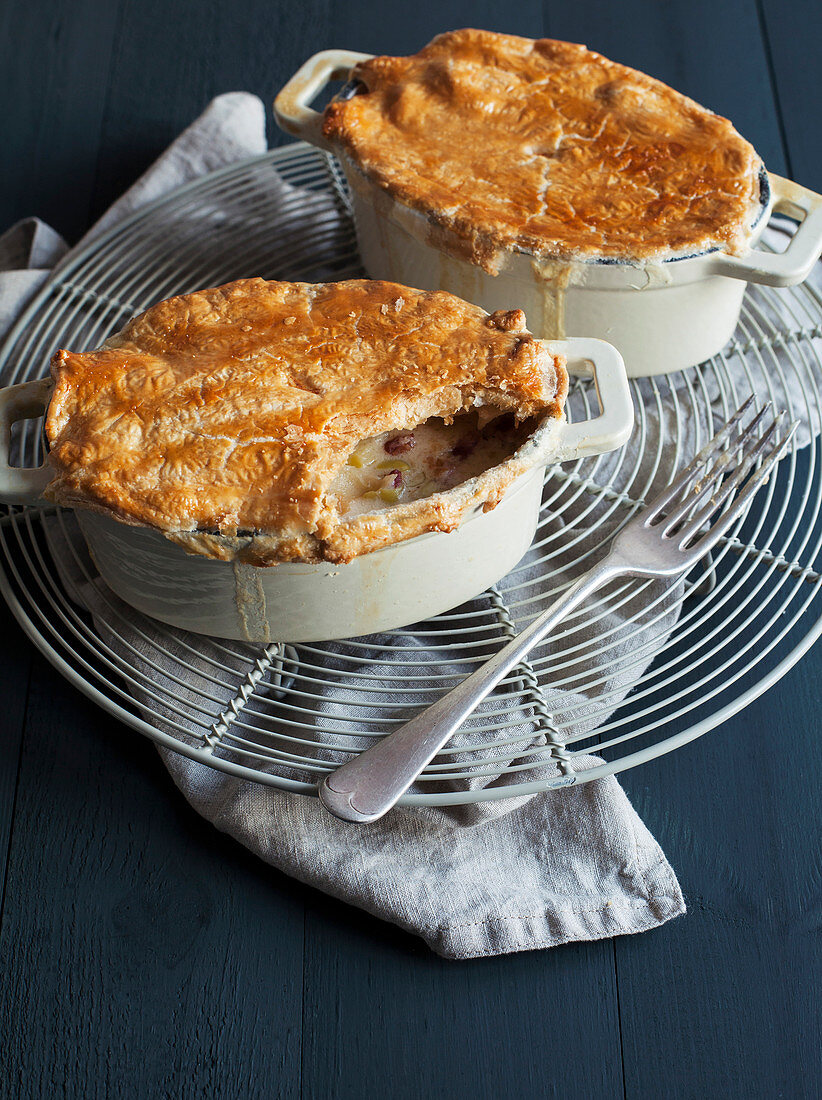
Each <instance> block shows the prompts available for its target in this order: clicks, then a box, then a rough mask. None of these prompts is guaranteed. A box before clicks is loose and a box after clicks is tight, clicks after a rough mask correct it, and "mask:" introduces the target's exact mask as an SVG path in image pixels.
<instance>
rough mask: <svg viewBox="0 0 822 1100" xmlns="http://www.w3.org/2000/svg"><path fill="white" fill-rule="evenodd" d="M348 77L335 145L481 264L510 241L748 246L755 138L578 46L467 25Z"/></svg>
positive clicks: (603, 246)
mask: <svg viewBox="0 0 822 1100" xmlns="http://www.w3.org/2000/svg"><path fill="white" fill-rule="evenodd" d="M352 77H353V78H354V79H356V80H358V81H360V82H361V84H362V85H364V87H365V89H367V90H366V91H364V92H363V94H358V95H354V96H353V97H352V98H350V99H347V100H342V101H335V102H332V103H331V104H329V106H328V107H327V108H326V111H325V117H324V122H323V133H324V134H325V136H326V138H327V139H329V140H330V141H331V142H332V144H336V145H337V146H338V147H340V148H341V149H342V150H343V151H344V153H345V154H346V155H347V157H348V158H349V160H350V161H351V162H352V163H353V164H354V165H355V166H356V167H357V168H358V169H360V170H361V171H362V172H363V173H364V175H365V176H366V177H367V178H368V179H370V180H372V181H373V182H374V183H376V184H377V185H378V186H379V187H381V188H382V189H383V190H384V191H385V192H387V193H388V194H389V195H391V196H392V197H394V198H396V199H398V200H399V201H400V202H402V203H403V204H405V205H407V206H410V207H412V208H413V209H416V210H417V211H419V212H421V213H423V214H425V215H427V217H428V218H429V220H430V222H431V223H432V225H433V226H434V227H440V229H441V230H443V229H444V230H446V231H448V232H449V233H450V234H452V235H453V236H454V237H455V238H456V242H457V243H456V244H454V245H452V247H451V249H450V250H451V251H452V252H455V253H456V254H458V255H459V254H461V255H463V256H464V257H465V258H469V259H471V260H472V261H473V262H474V263H477V264H479V265H480V266H481V267H483V268H484V269H485V270H486V271H489V272H491V273H496V272H497V271H498V270H499V268H500V265H501V261H502V258H503V256H504V254H505V252H506V251H510V250H519V251H525V252H527V253H530V254H533V255H535V256H537V257H541V258H542V257H545V258H549V257H563V258H578V259H592V258H594V259H596V258H611V259H614V260H621V261H626V262H636V261H640V262H641V261H644V260H659V259H669V258H673V257H675V256H680V255H687V254H692V253H694V252H701V251H704V250H708V249H717V248H719V249H723V250H725V251H727V252H730V253H733V254H739V253H741V252H742V251H744V250H745V248H746V247H747V245H748V243H749V240H750V236H751V228H752V225H753V224H754V222H755V221H756V220H757V217H758V215H759V213H760V210H761V202H760V173H761V172H762V171H763V168H762V163H761V161H760V158H759V157H758V156H757V154H756V152H755V150H754V149H753V147H752V146H751V145H749V144H748V142H747V141H745V140H744V139H743V138H742V137H741V136H740V135H739V134H738V133H737V132H736V130H735V129H734V128H733V126H732V125H731V123H730V122H728V120H727V119H724V118H721V117H720V116H718V115H715V114H713V113H712V112H711V111H708V110H706V109H705V108H704V107H701V106H700V105H699V104H698V103H695V102H694V101H693V100H691V99H688V98H687V97H686V96H684V95H681V94H680V93H679V92H676V91H674V90H673V89H671V88H669V87H668V86H667V85H665V84H663V83H661V82H660V81H659V80H655V79H653V78H652V77H650V76H646V75H645V74H644V73H641V72H637V71H636V70H634V69H630V68H628V67H627V66H625V65H619V64H617V63H615V62H613V61H609V60H608V59H607V58H605V57H602V56H601V55H600V54H597V53H594V52H593V51H592V50H589V49H587V48H586V47H585V46H580V45H574V44H572V43H569V42H557V41H554V40H552V39H547V38H544V39H539V40H537V41H534V40H532V39H529V38H518V37H514V36H512V35H504V34H495V33H492V32H490V31H479V30H459V31H452V32H450V33H448V34H442V35H439V36H438V37H437V38H435V39H434V40H433V42H431V43H430V44H429V45H428V46H426V47H425V48H424V49H423V50H421V51H420V52H419V53H418V54H415V55H414V56H412V57H375V58H373V59H371V60H368V61H364V62H360V63H359V64H358V65H357V66H356V67H355V68H354V70H353V73H352ZM438 243H439V245H440V247H446V248H448V244H447V242H444V241H442V240H440V241H439V242H438Z"/></svg>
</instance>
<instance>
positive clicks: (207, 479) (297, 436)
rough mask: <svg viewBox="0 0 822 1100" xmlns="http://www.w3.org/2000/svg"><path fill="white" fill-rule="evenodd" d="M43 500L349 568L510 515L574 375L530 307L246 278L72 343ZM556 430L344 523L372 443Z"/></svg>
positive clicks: (212, 550)
mask: <svg viewBox="0 0 822 1100" xmlns="http://www.w3.org/2000/svg"><path fill="white" fill-rule="evenodd" d="M52 377H53V380H54V389H53V392H52V396H51V400H50V403H49V408H48V413H47V417H46V434H47V438H48V441H49V445H50V454H49V461H50V464H51V466H52V468H53V470H54V477H53V479H52V481H51V483H50V485H49V487H48V489H47V491H46V495H47V496H48V497H49V498H50V499H52V500H54V501H56V502H57V503H59V504H65V505H68V506H71V507H74V506H78V507H82V508H90V509H93V510H95V511H100V512H104V513H107V514H109V515H112V516H114V517H116V518H117V519H119V520H121V521H123V522H125V523H130V524H136V525H140V526H148V527H153V528H156V529H158V530H160V531H161V532H163V533H164V534H165V535H166V536H167V537H169V538H170V539H172V540H173V541H175V542H177V543H179V544H180V545H182V546H183V547H184V548H185V549H186V550H187V551H189V552H191V553H197V554H204V555H206V556H208V557H213V558H220V559H223V560H232V559H238V560H242V561H246V562H250V563H251V564H254V565H271V564H274V563H276V562H278V561H321V560H327V561H334V562H345V561H350V560H351V559H352V558H354V557H356V556H358V555H359V554H363V553H368V552H370V551H371V550H375V549H378V548H379V547H381V546H385V545H389V544H391V543H394V542H399V541H402V540H403V539H407V538H411V537H413V536H415V535H418V534H421V533H422V532H424V531H431V530H441V531H448V530H453V529H454V528H455V527H456V526H457V525H458V524H459V522H460V520H461V518H462V517H463V515H465V513H466V511H468V510H470V509H472V508H474V507H476V506H477V505H483V506H484V507H485V508H490V507H494V505H495V504H496V503H498V501H499V499H500V498H501V496H502V494H503V493H504V492H505V489H506V488H507V487H508V485H509V484H510V483H511V482H512V481H513V480H514V479H515V478H516V477H518V476H519V475H520V474H522V473H523V472H525V471H526V470H527V469H529V468H531V467H533V466H534V465H536V464H538V463H539V462H544V461H545V460H546V457H547V455H548V453H549V451H550V447H551V436H552V434H553V431H554V429H555V427H556V425H557V424H558V423H559V421H560V419H561V416H562V407H563V403H564V400H565V395H566V393H567V386H568V376H567V373H566V371H565V366H564V359H563V357H562V356H555V355H553V354H552V353H551V352H550V351H549V350H548V348H547V347H546V345H545V344H544V343H542V342H540V341H538V340H536V339H535V338H534V337H533V336H531V334H530V333H528V332H527V330H526V328H525V317H524V315H523V314H522V312H521V311H520V310H511V311H507V312H506V311H501V312H499V313H495V314H492V315H490V316H489V315H488V314H486V313H485V311H484V310H482V309H480V308H479V307H477V306H473V305H469V304H468V303H466V302H463V301H462V300H461V299H459V298H456V297H455V296H453V295H451V294H447V293H444V292H442V291H440V292H437V293H425V292H422V291H418V290H411V289H409V288H407V287H404V286H400V285H398V284H396V283H388V282H377V281H367V280H351V281H348V282H340V283H325V284H309V283H286V282H273V281H271V282H269V281H266V280H264V279H243V280H239V281H237V282H234V283H229V284H228V285H226V286H222V287H217V288H215V289H210V290H203V291H199V292H197V293H194V294H186V295H182V296H180V297H176V298H170V299H168V300H167V301H164V302H160V303H159V304H157V305H155V306H153V307H152V308H150V309H149V310H147V311H146V312H145V313H143V314H141V315H140V316H138V317H136V318H134V319H133V320H132V321H130V322H129V323H128V324H127V325H126V327H125V328H124V329H123V330H122V331H121V332H119V333H118V334H117V335H115V336H113V337H111V338H110V339H109V340H108V341H107V342H106V343H105V344H104V345H103V347H101V348H100V349H98V350H95V351H88V352H82V353H77V352H70V351H65V350H62V351H58V352H57V353H56V354H55V356H54V357H53V359H52ZM470 409H480V410H487V411H486V412H485V413H484V415H486V416H487V417H489V418H490V417H493V416H496V415H499V414H502V413H505V412H513V413H514V415H515V417H516V418H517V420H522V419H525V418H528V417H536V418H538V419H539V420H540V421H541V422H542V423H541V426H540V427H539V428H538V429H537V431H535V432H534V433H533V434H532V435H531V437H529V439H528V440H527V442H526V443H525V444H524V445H523V446H522V447H520V448H519V449H518V450H517V451H516V452H515V453H514V454H513V455H512V457H511V458H510V459H509V460H507V461H506V462H503V463H501V464H499V465H498V466H496V467H494V468H493V469H491V470H486V471H485V472H484V473H481V474H480V475H479V476H477V477H474V478H472V479H471V480H469V481H467V482H465V483H464V484H462V485H458V486H456V488H454V489H452V490H450V491H449V492H440V493H435V494H434V495H433V496H429V497H427V498H425V499H420V500H416V501H409V502H406V503H401V504H398V505H397V506H396V507H394V508H390V509H388V510H383V511H381V512H379V513H378V514H361V515H357V516H355V517H353V518H352V519H350V520H348V521H346V519H345V517H344V516H343V515H341V514H340V512H339V508H338V501H337V500H336V498H335V496H334V494H333V493H330V492H329V487H330V485H331V483H332V481H333V479H334V477H335V475H336V474H337V472H338V471H339V470H340V468H341V467H342V466H343V464H344V463H345V462H346V460H347V458H348V456H349V454H350V453H351V452H352V450H353V449H354V448H355V447H356V445H357V443H359V442H360V441H361V440H363V439H365V438H370V437H373V436H376V435H379V434H380V433H382V432H385V431H389V430H394V429H397V430H400V431H402V430H406V429H413V428H414V427H416V426H417V425H419V424H420V423H422V422H424V421H425V420H427V419H428V418H430V417H440V418H443V419H444V420H445V421H446V422H448V421H450V420H451V419H452V418H453V417H454V416H455V415H457V414H459V413H460V412H462V411H463V410H470Z"/></svg>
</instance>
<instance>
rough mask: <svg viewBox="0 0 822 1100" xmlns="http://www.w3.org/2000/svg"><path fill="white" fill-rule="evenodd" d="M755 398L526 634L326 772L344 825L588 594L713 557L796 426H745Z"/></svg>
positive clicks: (368, 808)
mask: <svg viewBox="0 0 822 1100" xmlns="http://www.w3.org/2000/svg"><path fill="white" fill-rule="evenodd" d="M753 401H754V398H753V397H750V398H749V399H748V400H747V401H746V402H745V404H744V405H742V407H741V408H740V409H739V410H738V411H737V412H736V414H735V415H734V416H733V417H732V418H731V419H730V420H729V421H728V423H727V424H725V426H724V427H723V428H721V429H720V430H719V432H718V433H717V434H716V435H715V436H714V438H713V439H712V440H711V441H710V442H709V443H708V444H707V445H706V446H705V447H704V448H703V449H702V450H701V451H700V452H699V454H698V455H697V456H696V458H695V459H694V460H693V462H692V463H691V464H690V465H689V466H686V467H685V469H684V470H683V471H682V472H681V473H680V475H679V476H678V477H677V478H676V480H675V481H674V482H673V483H672V484H671V485H669V486H668V488H667V489H665V490H664V491H663V492H662V493H661V494H660V495H659V496H658V497H657V498H656V499H655V500H654V501H653V502H652V503H651V504H649V505H648V506H647V507H646V508H644V509H643V510H642V511H641V512H639V513H638V514H637V515H636V516H634V517H633V518H632V519H631V520H630V521H629V522H628V523H627V524H626V525H625V526H624V527H623V528H622V530H621V531H620V532H619V533H618V534H617V536H616V537H615V538H614V540H613V542H612V544H611V547H610V550H609V552H608V554H607V556H606V557H605V558H603V560H602V561H600V562H599V563H598V564H597V565H595V566H594V567H593V568H592V569H590V570H588V572H586V573H584V574H583V575H582V576H581V577H579V578H578V579H577V580H576V581H575V582H574V583H573V584H572V585H571V586H570V588H568V590H567V591H566V592H565V593H564V594H563V595H562V596H561V597H560V598H559V599H558V600H556V601H555V602H554V603H553V604H552V605H551V607H549V608H548V609H547V610H546V611H544V612H543V613H542V614H541V615H540V616H539V617H538V618H536V619H535V620H534V621H533V622H532V623H531V624H530V625H529V626H528V627H526V629H525V630H523V631H522V633H521V634H519V635H517V637H516V638H514V639H512V640H511V641H510V642H509V643H508V644H507V645H506V646H504V647H503V648H502V649H501V650H500V651H499V652H498V653H496V654H495V655H494V656H493V657H492V658H491V659H490V660H489V661H486V662H485V664H483V665H481V666H480V668H478V669H477V670H476V671H475V672H473V673H472V674H471V675H470V676H468V677H467V678H466V679H465V680H463V681H462V683H461V684H459V685H458V686H457V687H456V688H454V689H453V691H450V692H449V693H448V694H447V695H444V696H443V697H442V698H441V699H439V700H438V701H437V702H436V703H434V704H433V706H430V707H428V709H427V710H424V711H423V712H422V713H421V714H418V715H417V716H416V717H415V718H412V719H411V720H410V721H409V722H406V723H405V725H403V726H401V727H400V728H399V729H398V730H396V731H395V732H394V733H392V734H391V735H390V736H388V737H385V738H383V739H382V741H379V742H377V744H375V745H373V746H372V747H371V748H369V749H368V750H366V751H365V752H363V753H361V755H360V756H357V757H355V758H354V759H353V760H350V761H349V762H348V763H347V764H344V765H343V766H342V767H340V768H338V769H337V771H335V772H333V773H332V774H331V775H329V776H326V778H325V780H324V781H323V783H322V786H321V787H320V791H319V794H320V799H321V800H322V802H323V805H324V806H325V807H326V808H327V809H328V810H330V811H331V813H332V814H335V815H336V816H337V817H339V818H342V819H343V820H345V821H355V822H368V821H376V820H377V818H380V817H382V816H383V814H385V813H387V812H388V810H390V809H391V807H392V806H393V805H395V803H396V802H397V801H398V800H399V799H400V798H401V797H402V795H403V794H404V793H405V792H406V791H407V790H408V788H409V787H410V786H411V784H412V783H413V782H414V780H415V779H416V778H417V776H418V775H419V774H420V772H421V771H422V770H423V768H424V767H425V766H426V764H428V763H429V761H430V760H431V759H432V758H433V757H434V756H435V755H436V753H437V752H438V751H439V749H441V748H442V746H443V745H444V744H446V742H447V741H448V740H450V738H451V737H452V736H453V735H454V733H456V731H457V730H458V729H459V727H460V726H461V725H462V723H463V722H464V721H465V719H466V718H467V717H468V716H469V715H470V714H471V713H472V711H473V710H474V709H475V708H476V707H477V706H478V705H479V703H480V702H481V701H482V700H483V699H484V698H485V697H486V695H488V694H489V692H491V691H492V690H493V689H494V687H496V685H497V684H498V683H499V682H500V680H502V678H503V677H504V676H505V675H506V674H507V673H508V672H510V671H511V669H512V668H515V667H516V665H518V664H519V663H520V661H522V660H523V658H524V657H525V656H526V655H527V654H528V653H529V651H530V650H531V649H533V647H534V646H535V645H537V644H538V643H539V642H541V641H542V640H543V638H545V636H546V635H547V634H548V633H549V631H550V630H552V629H553V627H555V626H556V625H557V623H559V622H560V621H561V620H562V619H563V618H564V617H565V616H566V615H567V614H568V613H569V612H570V611H572V610H573V608H575V607H577V606H578V604H580V603H581V602H582V601H583V600H584V599H585V598H586V597H587V596H589V595H591V593H593V592H595V591H596V590H597V589H598V588H600V587H602V585H604V584H606V583H607V582H608V581H610V580H613V578H614V577H617V576H626V575H627V576H640V577H674V576H677V575H678V574H680V573H684V572H685V571H686V570H688V569H690V568H691V567H692V566H694V565H695V564H696V563H697V562H698V561H699V560H700V558H702V557H703V556H704V555H705V554H707V553H708V551H709V550H710V549H711V548H712V547H713V546H715V545H716V544H717V542H718V541H719V540H720V539H721V538H722V537H723V535H726V534H727V532H728V531H729V530H730V529H731V527H732V525H733V524H734V523H735V522H736V521H737V520H738V519H739V518H740V516H742V515H743V514H744V512H745V510H746V508H747V507H748V504H749V503H750V500H751V497H752V496H753V494H754V493H755V492H756V491H757V489H758V488H759V486H760V485H761V484H762V483H763V481H764V480H765V479H766V478H767V476H768V474H769V473H770V471H771V470H772V469H773V468H774V466H775V465H776V463H777V462H778V461H779V459H780V458H781V457H782V455H783V454H784V452H785V449H786V447H787V446H788V442H789V441H790V438H791V436H792V435H793V433H794V431H795V430H796V426H797V422H794V423H793V424H791V425H790V426H789V428H788V429H787V431H786V432H785V433H784V435H783V437H782V439H781V441H779V439H778V437H779V434H780V432H779V429H780V425H781V424H782V421H783V420H784V415H785V414H784V413H779V414H778V415H777V416H776V417H775V418H774V419H772V420H771V422H770V423H769V424H766V423H765V414H766V412H767V411H768V409H769V407H770V405H765V406H764V408H763V409H761V410H760V411H759V412H758V413H757V414H756V415H755V416H754V419H753V420H752V421H751V423H750V424H749V425H748V427H747V428H745V429H744V430H743V429H742V420H743V418H744V417H745V414H746V413H747V412H748V410H749V409H750V408H751V405H752V404H753ZM757 463H759V465H758V466H757ZM746 479H747V483H746V484H745V485H744V488H742V491H741V492H739V493H738V495H737V496H736V497H735V499H734V500H733V501H731V503H729V504H728V507H727V508H726V509H725V511H724V512H722V514H721V515H720V516H719V517H718V518H717V519H716V522H714V523H713V525H712V526H710V527H706V525H707V524H709V523H710V521H711V519H712V518H713V517H714V516H715V515H716V513H717V512H718V511H719V510H720V509H721V508H722V506H723V505H724V504H725V503H726V502H727V501H730V498H731V497H732V496H733V494H734V493H735V492H736V491H737V490H738V489H740V487H742V486H743V483H744V482H745V481H746Z"/></svg>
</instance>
